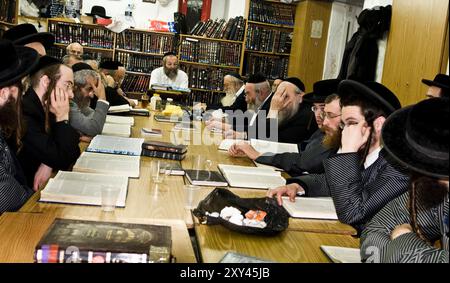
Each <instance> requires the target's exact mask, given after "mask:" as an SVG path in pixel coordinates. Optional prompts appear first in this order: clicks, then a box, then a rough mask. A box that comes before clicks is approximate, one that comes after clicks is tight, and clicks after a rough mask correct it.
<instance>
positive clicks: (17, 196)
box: [0, 40, 38, 214]
mask: <svg viewBox="0 0 450 283" xmlns="http://www.w3.org/2000/svg"><path fill="white" fill-rule="evenodd" d="M0 54H8V56H6V57H5V58H4V59H2V60H1V61H0V214H2V213H3V212H6V211H15V210H17V209H19V208H20V207H21V206H22V205H23V204H24V203H25V202H26V201H27V200H28V198H29V197H30V196H31V195H32V194H33V190H31V189H30V188H29V186H27V183H26V179H25V176H24V174H23V172H22V168H21V166H20V164H19V162H18V160H17V157H16V155H15V152H14V150H11V148H10V147H9V145H8V143H7V142H6V140H7V139H14V142H15V143H18V145H19V146H20V143H21V134H22V132H21V129H22V123H21V112H20V100H21V96H22V91H21V88H22V86H21V80H22V78H24V77H25V76H27V75H28V74H29V73H30V72H31V71H32V70H33V68H35V66H36V64H37V62H38V53H37V52H36V51H35V50H33V49H31V48H28V47H22V46H14V45H13V43H12V42H11V41H9V40H0Z"/></svg>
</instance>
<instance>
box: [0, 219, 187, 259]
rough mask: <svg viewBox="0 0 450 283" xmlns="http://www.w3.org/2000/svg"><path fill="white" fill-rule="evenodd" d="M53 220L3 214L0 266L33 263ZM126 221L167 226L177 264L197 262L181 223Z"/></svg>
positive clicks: (170, 220)
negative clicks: (36, 249) (9, 263)
mask: <svg viewBox="0 0 450 283" xmlns="http://www.w3.org/2000/svg"><path fill="white" fill-rule="evenodd" d="M55 217H56V216H55V215H53V214H51V213H20V212H18V213H4V214H3V215H2V216H1V217H0V251H1V252H0V263H3V262H11V263H12V262H14V263H30V262H33V255H34V248H35V247H36V245H37V244H38V242H39V240H40V239H41V237H42V236H43V235H44V233H45V232H46V230H47V229H48V227H49V226H50V225H51V224H52V223H53V220H54V219H55ZM69 219H70V218H69ZM74 219H76V218H74ZM82 219H83V220H97V218H95V217H83V218H82ZM104 220H105V221H110V222H123V219H120V218H115V219H113V218H110V219H104ZM126 221H127V222H128V223H139V224H154V225H165V226H170V227H171V228H172V253H173V256H174V257H175V258H176V260H177V262H180V263H195V262H196V258H195V255H194V250H193V248H192V244H191V240H190V238H189V234H188V231H187V229H186V225H185V223H184V222H183V221H181V220H172V219H166V220H165V219H156V220H155V219H148V220H146V221H142V220H141V219H134V220H133V219H129V218H128V219H126Z"/></svg>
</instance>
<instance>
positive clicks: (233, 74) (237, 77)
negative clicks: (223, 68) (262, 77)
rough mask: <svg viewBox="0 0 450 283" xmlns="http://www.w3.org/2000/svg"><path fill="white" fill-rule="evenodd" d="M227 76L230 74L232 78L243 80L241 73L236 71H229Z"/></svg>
mask: <svg viewBox="0 0 450 283" xmlns="http://www.w3.org/2000/svg"><path fill="white" fill-rule="evenodd" d="M227 76H232V77H233V78H236V79H238V80H241V81H243V79H242V77H241V75H239V74H238V73H229V74H227Z"/></svg>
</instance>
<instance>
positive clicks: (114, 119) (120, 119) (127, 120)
mask: <svg viewBox="0 0 450 283" xmlns="http://www.w3.org/2000/svg"><path fill="white" fill-rule="evenodd" d="M106 123H108V124H120V125H130V126H134V118H133V117H124V116H113V115H107V116H106Z"/></svg>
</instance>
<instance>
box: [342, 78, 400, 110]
mask: <svg viewBox="0 0 450 283" xmlns="http://www.w3.org/2000/svg"><path fill="white" fill-rule="evenodd" d="M338 95H339V97H340V98H341V102H345V101H346V100H348V99H349V98H350V99H351V98H352V97H362V98H364V99H365V100H368V101H369V102H371V103H373V104H375V105H376V106H378V107H380V108H381V109H382V110H383V111H384V112H385V113H386V115H388V116H389V115H390V114H392V113H393V112H395V111H396V110H398V109H400V108H401V107H402V106H401V104H400V101H399V100H398V98H397V96H396V95H395V94H394V93H393V92H392V91H390V90H389V89H388V88H387V87H385V86H384V85H382V84H380V83H377V82H365V83H361V82H357V81H353V80H344V81H342V82H341V83H340V84H339V86H338Z"/></svg>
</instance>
